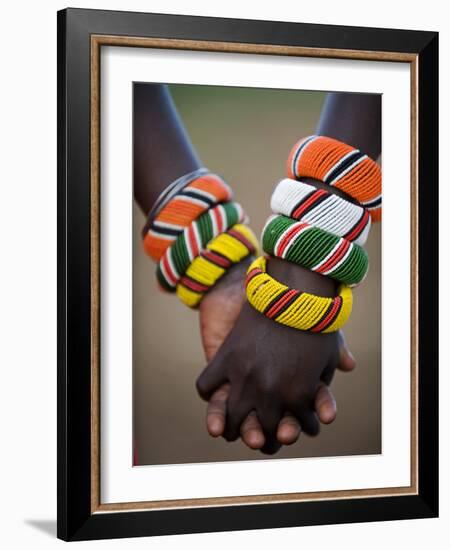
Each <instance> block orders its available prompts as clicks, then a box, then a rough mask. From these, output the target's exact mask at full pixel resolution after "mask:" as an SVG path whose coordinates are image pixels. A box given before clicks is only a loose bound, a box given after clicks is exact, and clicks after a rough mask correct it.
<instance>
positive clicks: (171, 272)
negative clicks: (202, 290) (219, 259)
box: [156, 202, 246, 292]
mask: <svg viewBox="0 0 450 550" xmlns="http://www.w3.org/2000/svg"><path fill="white" fill-rule="evenodd" d="M245 220H246V214H245V212H244V211H243V209H242V207H241V205H240V204H238V203H237V202H226V203H223V204H218V205H217V206H215V207H214V208H211V209H210V210H208V211H207V212H205V213H204V214H202V215H201V216H200V217H199V218H198V219H196V220H195V221H193V222H191V224H190V225H189V226H188V227H186V228H185V229H184V230H183V231H182V233H180V234H179V235H178V237H177V238H176V240H175V242H174V243H173V244H172V246H170V247H169V248H167V249H166V251H165V252H164V254H163V256H162V257H161V259H160V261H159V263H158V266H157V269H156V276H157V278H158V281H159V283H160V284H161V286H162V288H163V289H164V290H168V291H169V292H175V290H176V286H177V284H178V282H179V280H180V278H181V277H182V276H183V275H184V273H185V272H186V270H187V268H188V267H189V265H190V264H191V263H192V262H193V260H194V258H196V257H197V256H199V254H200V253H201V251H202V250H203V249H204V248H205V247H206V245H207V244H208V243H209V242H210V241H211V240H212V239H213V238H214V237H217V236H218V235H220V233H224V232H225V231H227V229H229V228H230V227H231V226H232V225H235V224H236V223H241V222H243V221H245Z"/></svg>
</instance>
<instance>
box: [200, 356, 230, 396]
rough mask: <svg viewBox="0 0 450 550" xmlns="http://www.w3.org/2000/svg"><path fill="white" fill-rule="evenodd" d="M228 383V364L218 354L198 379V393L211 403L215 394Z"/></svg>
mask: <svg viewBox="0 0 450 550" xmlns="http://www.w3.org/2000/svg"><path fill="white" fill-rule="evenodd" d="M226 381H227V376H226V364H225V363H224V362H223V360H222V358H221V357H220V354H218V355H216V356H215V358H214V359H213V360H212V361H211V363H210V364H209V365H208V366H207V367H206V368H205V369H204V370H203V372H202V373H201V374H200V376H199V377H198V378H197V381H196V388H197V392H198V394H199V395H200V397H201V398H202V399H204V400H205V401H209V399H210V397H211V395H212V394H213V392H214V391H215V390H216V389H218V388H219V386H222V384H224V383H225V382H226Z"/></svg>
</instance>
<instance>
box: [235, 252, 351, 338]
mask: <svg viewBox="0 0 450 550" xmlns="http://www.w3.org/2000/svg"><path fill="white" fill-rule="evenodd" d="M245 286H246V292H247V299H248V301H249V302H250V304H251V305H252V306H253V307H254V308H255V309H256V310H257V311H259V312H260V313H262V314H263V315H265V316H266V317H268V318H269V319H272V320H274V321H276V322H277V323H281V324H282V325H287V326H288V327H292V328H296V329H298V330H307V331H310V332H334V331H336V330H339V329H340V328H341V327H342V326H343V325H344V324H345V323H346V321H347V319H348V318H349V316H350V313H351V311H352V305H353V295H352V291H351V288H350V287H348V286H346V285H340V287H339V290H338V296H335V297H334V298H326V297H324V296H315V295H314V294H309V293H307V292H301V291H299V290H296V289H292V288H289V287H287V286H286V285H283V284H282V283H280V282H278V281H277V280H275V279H274V278H273V277H271V276H270V275H269V274H268V273H267V272H266V258H265V257H263V256H261V257H259V258H257V259H256V260H255V261H254V262H253V263H252V264H251V265H250V267H249V268H248V271H247V278H246V280H245Z"/></svg>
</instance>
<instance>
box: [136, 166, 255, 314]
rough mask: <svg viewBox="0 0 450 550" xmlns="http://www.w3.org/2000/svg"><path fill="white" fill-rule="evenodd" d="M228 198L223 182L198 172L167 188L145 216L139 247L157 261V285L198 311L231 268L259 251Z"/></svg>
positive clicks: (237, 208)
mask: <svg viewBox="0 0 450 550" xmlns="http://www.w3.org/2000/svg"><path fill="white" fill-rule="evenodd" d="M232 198H233V194H232V191H231V189H230V187H229V186H228V185H227V184H226V183H225V182H224V181H223V179H222V178H220V177H219V176H217V175H216V174H213V173H211V172H210V171H208V170H207V169H206V168H201V169H199V170H196V171H195V172H192V173H190V174H186V175H185V176H183V177H182V178H179V179H177V180H176V181H174V182H173V183H172V184H171V185H169V187H168V188H167V189H166V190H165V191H164V193H162V194H161V195H160V197H159V198H158V200H157V201H156V203H155V205H154V206H153V208H152V210H151V211H150V213H149V215H148V218H147V222H146V224H145V226H144V229H143V231H142V237H143V245H144V249H145V251H146V252H147V254H148V255H149V256H150V257H151V258H153V259H154V260H155V261H157V262H158V265H157V269H156V276H157V279H158V281H159V284H160V286H161V288H163V289H164V290H166V291H168V292H176V294H177V296H178V297H179V298H180V300H181V301H182V302H183V303H185V304H186V305H187V306H189V307H192V308H195V307H197V306H198V305H199V304H200V302H201V300H202V298H203V297H204V295H205V294H206V292H208V290H209V289H210V288H211V287H213V286H214V285H215V284H216V283H217V282H218V281H219V279H220V278H221V277H222V276H223V275H224V274H225V273H226V272H227V271H228V270H229V269H230V268H231V267H232V266H233V265H234V264H237V263H239V262H241V261H242V260H243V259H244V258H246V257H247V256H250V255H251V254H255V253H256V251H257V249H258V243H257V240H256V237H255V236H254V234H253V233H252V231H251V230H250V229H249V228H248V227H247V226H246V225H244V224H245V223H246V222H247V216H246V214H245V212H244V211H243V209H242V207H241V206H240V204H238V203H236V202H233V201H232Z"/></svg>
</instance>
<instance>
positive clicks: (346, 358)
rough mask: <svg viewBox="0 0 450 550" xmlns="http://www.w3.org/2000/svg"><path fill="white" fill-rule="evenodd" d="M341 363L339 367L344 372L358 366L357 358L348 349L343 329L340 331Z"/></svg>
mask: <svg viewBox="0 0 450 550" xmlns="http://www.w3.org/2000/svg"><path fill="white" fill-rule="evenodd" d="M338 334H339V363H338V366H337V368H338V369H339V370H341V371H344V372H350V371H352V370H353V369H354V368H355V367H356V361H355V358H354V357H353V355H352V352H351V351H350V350H349V349H348V346H347V342H346V341H345V336H344V333H343V332H342V330H340V331H339V333H338Z"/></svg>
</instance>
